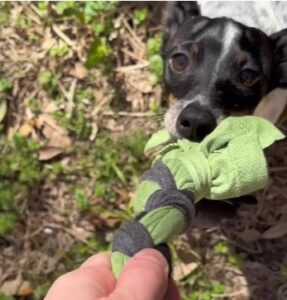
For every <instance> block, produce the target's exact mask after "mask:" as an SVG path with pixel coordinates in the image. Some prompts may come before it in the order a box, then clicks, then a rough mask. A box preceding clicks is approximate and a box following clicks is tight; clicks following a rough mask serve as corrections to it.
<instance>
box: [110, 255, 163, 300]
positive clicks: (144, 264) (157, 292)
mask: <svg viewBox="0 0 287 300" xmlns="http://www.w3.org/2000/svg"><path fill="white" fill-rule="evenodd" d="M167 285H168V264H167V261H166V259H165V258H164V257H163V255H162V254H161V253H160V252H158V251H157V250H154V249H144V250H142V251H140V252H139V253H137V254H136V255H135V256H134V257H133V258H132V259H131V260H130V261H129V263H128V264H127V265H126V267H125V268H124V270H123V272H122V274H121V276H120V278H119V280H118V282H117V285H116V288H115V290H114V292H112V294H110V296H109V297H108V299H109V300H160V299H163V297H164V295H165V293H166V290H167Z"/></svg>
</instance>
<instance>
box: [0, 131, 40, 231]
mask: <svg viewBox="0 0 287 300" xmlns="http://www.w3.org/2000/svg"><path fill="white" fill-rule="evenodd" d="M38 149H39V145H38V144H37V143H35V142H33V141H30V140H28V139H27V138H24V137H22V136H20V135H15V136H14V137H13V140H12V142H8V141H7V140H6V138H4V137H2V139H1V140H0V234H6V233H8V232H9V231H11V230H12V229H13V227H14V225H15V223H16V221H17V218H18V209H19V205H20V204H21V201H22V200H23V199H24V198H25V197H26V195H27V194H28V192H29V188H30V187H31V186H32V185H33V184H34V183H35V182H37V181H38V180H41V178H42V176H44V174H43V173H42V170H41V168H40V165H39V162H38V159H37V151H38Z"/></svg>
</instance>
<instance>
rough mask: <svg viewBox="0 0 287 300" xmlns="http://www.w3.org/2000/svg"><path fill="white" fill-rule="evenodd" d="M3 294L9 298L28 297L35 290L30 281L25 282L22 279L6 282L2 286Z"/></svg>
mask: <svg viewBox="0 0 287 300" xmlns="http://www.w3.org/2000/svg"><path fill="white" fill-rule="evenodd" d="M0 290H1V292H3V293H4V294H6V295H7V296H22V297H24V296H28V295H31V294H32V293H33V288H32V286H31V283H30V282H29V281H25V280H24V281H23V280H22V279H21V277H20V276H19V277H17V278H16V279H13V280H9V281H5V282H4V283H3V285H2V286H1V289H0Z"/></svg>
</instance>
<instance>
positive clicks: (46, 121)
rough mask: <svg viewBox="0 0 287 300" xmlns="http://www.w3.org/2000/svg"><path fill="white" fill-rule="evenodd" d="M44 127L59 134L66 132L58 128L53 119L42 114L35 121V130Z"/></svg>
mask: <svg viewBox="0 0 287 300" xmlns="http://www.w3.org/2000/svg"><path fill="white" fill-rule="evenodd" d="M44 125H46V126H49V127H51V128H53V129H54V130H56V131H58V132H59V133H60V134H66V130H65V129H64V128H62V127H60V126H59V125H58V124H57V122H56V121H55V119H54V118H53V117H52V116H51V115H50V114H42V115H40V116H39V117H38V118H37V120H36V126H37V128H39V129H41V128H42V127H43V126H44Z"/></svg>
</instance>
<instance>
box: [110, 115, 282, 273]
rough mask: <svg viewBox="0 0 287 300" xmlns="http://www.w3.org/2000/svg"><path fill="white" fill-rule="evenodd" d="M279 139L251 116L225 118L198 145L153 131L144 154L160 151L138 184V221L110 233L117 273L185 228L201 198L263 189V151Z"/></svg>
mask: <svg viewBox="0 0 287 300" xmlns="http://www.w3.org/2000/svg"><path fill="white" fill-rule="evenodd" d="M283 138H284V135H283V134H282V133H281V132H280V131H279V130H278V129H277V128H276V127H275V126H274V125H273V124H271V123H270V122H269V121H266V120H264V119H261V118H259V117H254V116H246V117H229V118H227V119H225V120H224V121H222V122H221V123H220V124H219V125H218V126H217V128H216V129H215V130H214V131H213V132H212V133H210V134H209V135H208V136H206V137H205V139H204V140H203V141H202V142H200V143H196V142H191V141H188V140H186V139H179V140H178V141H177V142H175V143H172V142H171V137H170V135H169V133H168V132H167V131H166V130H161V131H159V132H157V133H156V134H155V135H153V136H152V137H151V139H150V140H149V142H148V143H147V145H146V149H145V152H146V151H149V150H151V149H154V148H158V147H159V146H161V147H162V149H161V150H160V151H159V152H158V154H157V156H156V158H155V160H154V162H153V164H152V167H151V168H150V169H149V170H148V171H146V172H145V173H144V175H143V177H142V180H141V183H140V185H139V187H138V190H137V194H136V198H135V201H134V211H135V213H136V215H137V217H136V219H135V220H134V221H130V222H127V223H125V224H123V225H122V226H121V227H120V229H119V230H118V231H117V232H116V234H115V236H114V240H113V246H112V251H113V253H112V268H113V272H114V274H115V276H116V277H118V276H119V275H120V273H121V271H122V269H123V267H124V265H125V264H126V263H127V261H128V260H129V258H130V257H132V256H133V255H134V254H136V253H137V252H138V251H140V250H142V249H144V248H160V247H162V245H164V244H165V243H167V242H168V241H169V239H170V238H171V237H173V236H174V235H176V234H179V233H182V232H183V231H185V230H186V229H187V228H188V227H189V226H190V224H191V222H192V221H193V219H194V214H195V205H194V204H195V203H196V202H197V201H200V200H201V199H202V198H207V199H214V200H223V199H228V198H234V197H239V196H242V195H244V194H248V193H251V192H254V191H256V190H259V189H261V188H263V187H264V186H265V185H266V183H267V180H268V169H267V162H266V159H265V156H264V152H263V149H265V148H267V147H268V146H270V145H272V144H273V143H274V142H275V141H276V140H280V139H283ZM161 250H163V249H161Z"/></svg>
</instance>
